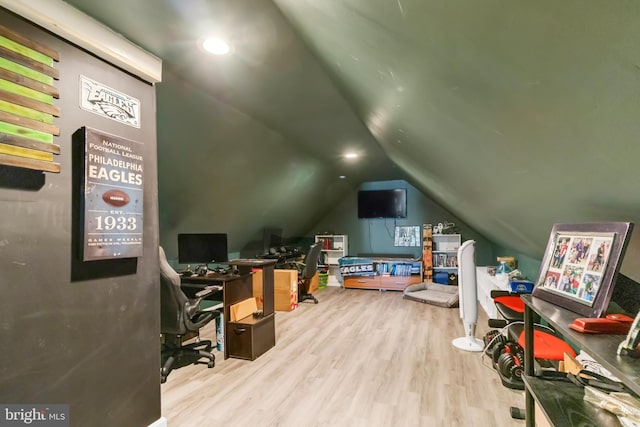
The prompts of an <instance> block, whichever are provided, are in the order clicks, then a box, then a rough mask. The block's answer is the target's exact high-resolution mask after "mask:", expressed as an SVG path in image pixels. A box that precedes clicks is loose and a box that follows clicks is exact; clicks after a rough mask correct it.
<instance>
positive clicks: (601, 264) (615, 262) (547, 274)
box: [533, 222, 633, 317]
mask: <svg viewBox="0 0 640 427" xmlns="http://www.w3.org/2000/svg"><path fill="white" fill-rule="evenodd" d="M632 229H633V224H632V223H629V222H607V223H591V224H555V225H554V226H553V229H552V230H551V235H550V237H549V241H548V243H547V249H546V251H545V255H544V258H543V261H542V264H541V265H540V273H539V275H538V280H537V281H536V285H535V288H534V290H533V295H534V296H536V297H538V298H540V299H543V300H545V301H548V302H551V303H553V304H556V305H558V306H560V307H564V308H566V309H568V310H571V311H573V312H575V313H578V314H580V315H582V316H583V317H601V316H602V315H603V313H605V311H606V309H607V306H608V304H609V300H610V299H611V294H612V292H613V286H614V284H615V279H616V277H617V274H618V269H619V268H620V264H621V263H622V258H623V256H624V252H625V250H626V247H627V243H628V241H629V237H630V235H631V230H632Z"/></svg>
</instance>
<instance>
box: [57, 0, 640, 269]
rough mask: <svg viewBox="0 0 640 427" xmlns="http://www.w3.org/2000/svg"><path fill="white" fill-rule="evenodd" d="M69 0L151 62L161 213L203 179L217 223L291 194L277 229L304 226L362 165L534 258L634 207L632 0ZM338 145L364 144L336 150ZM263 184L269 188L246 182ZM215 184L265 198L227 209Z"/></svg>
mask: <svg viewBox="0 0 640 427" xmlns="http://www.w3.org/2000/svg"><path fill="white" fill-rule="evenodd" d="M68 3H70V4H72V5H73V6H75V7H76V8H78V9H80V10H82V11H83V12H85V13H87V14H88V15H90V16H93V17H94V18H96V19H97V20H98V21H101V22H103V23H105V24H106V25H107V26H109V27H111V28H112V29H114V30H115V31H116V32H119V33H121V34H123V35H124V36H125V37H127V38H128V39H130V40H132V41H133V42H135V43H136V44H138V45H140V46H141V47H143V48H145V49H146V50H148V51H150V52H152V53H154V54H155V55H157V56H159V57H160V58H162V60H163V74H164V77H163V82H162V83H160V84H159V85H158V107H157V108H158V149H159V162H160V164H159V168H160V177H159V180H160V183H159V184H160V185H159V188H160V205H161V225H163V224H164V225H165V227H166V228H168V229H173V230H179V229H181V226H182V225H184V224H183V222H184V221H185V216H186V217H188V215H185V210H187V211H188V209H186V208H187V207H189V206H190V207H191V208H193V207H194V206H196V205H193V204H192V205H190V202H189V201H190V200H194V198H197V197H199V196H198V195H203V194H204V195H203V196H202V197H206V198H209V197H212V198H215V199H216V200H218V202H219V203H218V204H217V205H213V204H212V205H211V207H203V204H202V203H200V205H199V206H200V207H202V208H203V209H204V211H205V214H208V215H210V217H216V218H218V219H219V220H220V221H223V220H224V221H229V222H232V221H234V220H235V221H236V222H243V223H244V224H245V227H246V224H247V223H251V224H255V227H254V230H252V231H251V232H254V233H255V232H256V231H257V230H258V229H260V228H261V227H263V226H266V225H269V223H271V224H273V223H275V221H276V219H277V218H282V217H283V215H284V213H285V212H289V213H295V214H289V215H288V216H287V222H288V225H287V226H288V227H291V230H290V231H291V233H290V234H292V233H296V232H299V233H303V232H306V231H307V230H308V229H309V227H310V226H311V225H312V224H314V223H315V222H316V221H317V219H318V218H319V217H321V216H322V214H323V213H324V212H326V210H327V209H328V206H330V203H331V202H332V201H335V200H339V199H340V198H341V197H344V195H345V194H347V193H348V192H350V191H353V189H354V188H356V187H357V186H358V185H359V184H360V183H361V182H363V181H378V180H387V179H406V180H407V181H409V182H410V183H411V184H413V185H414V186H415V187H417V188H418V189H419V190H420V191H422V192H423V193H424V194H426V195H427V196H429V197H431V198H433V199H434V200H436V201H437V202H439V203H440V204H441V205H443V206H444V207H445V208H447V209H449V210H450V211H451V212H453V213H455V214H456V215H457V216H458V217H459V218H461V219H463V220H464V221H465V222H466V223H467V224H468V225H470V226H471V227H473V228H475V229H476V230H477V231H479V232H480V233H482V234H484V235H485V236H487V237H488V238H490V239H491V240H493V241H494V242H496V243H498V244H500V245H504V246H506V247H511V248H515V249H517V250H519V251H521V252H522V253H524V254H528V255H531V256H533V257H540V256H541V254H542V252H543V249H544V245H545V243H546V241H547V238H548V235H549V231H550V229H551V226H552V225H553V224H554V223H558V222H588V221H613V220H616V221H632V222H636V223H638V222H639V220H640V197H639V196H640V194H639V193H640V191H639V190H638V188H639V185H638V184H640V168H638V166H637V162H638V159H640V144H639V143H638V142H637V138H638V135H639V134H640V132H639V131H640V120H638V117H639V115H640V50H639V49H638V46H640V30H639V27H638V25H637V24H638V22H639V19H640V3H636V2H629V1H620V0H613V1H608V2H598V1H592V0H589V1H583V0H580V1H578V0H565V1H562V2H557V1H551V0H541V1H535V2H533V1H526V2H522V1H520V2H513V1H498V0H492V1H483V2H478V1H472V0H439V1H435V0H429V1H427V0H386V1H381V0H273V1H267V0H199V1H195V0H194V1H184V0H136V1H130V0H128V1H125V0H111V1H109V2H97V1H93V0H68ZM212 32H216V33H218V34H222V35H225V37H227V38H228V40H229V41H230V42H231V43H232V45H233V46H234V52H233V54H232V55H228V56H225V57H210V56H206V55H205V54H203V52H202V51H201V50H200V49H199V48H198V45H197V41H198V39H199V38H201V37H202V36H203V35H206V34H210V33H212ZM239 126H243V127H244V128H246V129H250V130H248V131H246V132H241V133H238V134H234V132H233V131H232V130H230V129H233V128H235V127H239ZM221 129H226V130H224V131H222V130H221ZM251 129H253V130H251ZM247 132H248V133H247ZM249 140H251V141H249ZM256 140H260V142H259V145H255V142H256ZM265 145H266V148H265ZM347 150H352V151H356V152H358V153H360V154H361V158H362V159H364V160H363V161H360V162H351V163H349V162H346V161H345V160H343V158H342V157H341V155H342V153H344V152H345V151H347ZM163 153H164V154H163ZM185 153H188V154H185ZM252 155H253V156H254V157H255V158H253V159H252V160H251V159H250V158H251V156H252ZM185 156H187V157H188V159H189V160H188V161H181V158H184V157H185ZM245 158H249V159H250V160H247V161H240V160H238V159H245ZM205 164H208V165H210V166H209V167H205ZM209 169H211V170H209ZM194 170H197V171H198V173H197V174H196V173H194ZM302 170H304V171H306V172H304V173H303V172H301V171H302ZM309 171H313V172H309ZM301 174H302V175H301ZM305 174H306V175H305ZM339 175H344V176H346V179H342V180H340V181H339V180H338V178H337V177H338V176H339ZM220 181H224V182H223V185H220ZM203 182H206V183H208V184H203ZM274 188H275V189H277V191H278V194H279V195H280V197H279V198H278V203H273V201H272V202H271V203H270V202H269V200H270V199H268V198H267V197H266V196H264V195H263V196H261V194H264V193H266V192H267V190H268V189H271V193H273V189H274ZM311 189H313V191H314V192H315V194H317V193H318V192H321V193H322V197H321V200H322V201H323V202H324V203H313V199H312V198H310V196H309V194H310V193H312V192H311ZM308 193H309V194H308ZM230 197H236V198H238V197H247V198H252V199H253V200H255V201H256V203H260V206H263V207H260V206H258V205H252V204H251V203H249V202H242V203H241V208H243V209H245V210H249V211H251V210H253V211H254V212H253V214H252V215H247V216H246V217H242V215H241V216H240V218H238V213H237V212H229V213H227V214H224V215H223V214H221V207H220V203H222V202H221V201H225V200H229V198H230ZM316 199H317V197H316ZM169 201H171V202H169ZM176 201H179V203H175V202H176ZM222 210H224V209H222ZM300 211H304V212H305V215H304V216H301V215H299V212H300ZM198 215H202V212H200V213H199V214H198ZM225 215H226V216H225ZM305 227H306V228H305ZM242 237H243V238H246V237H248V236H242Z"/></svg>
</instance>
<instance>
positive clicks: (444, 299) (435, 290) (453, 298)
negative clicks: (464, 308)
mask: <svg viewBox="0 0 640 427" xmlns="http://www.w3.org/2000/svg"><path fill="white" fill-rule="evenodd" d="M404 298H405V299H408V300H411V301H418V302H423V303H426V304H433V305H437V306H439V307H447V308H450V307H457V306H458V301H459V295H458V287H457V286H453V285H440V284H438V283H432V282H423V283H416V284H415V285H409V286H407V287H406V288H405V290H404Z"/></svg>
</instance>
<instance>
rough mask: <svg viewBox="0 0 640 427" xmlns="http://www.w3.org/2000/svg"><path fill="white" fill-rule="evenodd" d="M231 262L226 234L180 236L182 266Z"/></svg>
mask: <svg viewBox="0 0 640 427" xmlns="http://www.w3.org/2000/svg"><path fill="white" fill-rule="evenodd" d="M228 261H229V251H228V249H227V235H226V233H184V234H178V262H179V263H180V264H191V263H192V264H211V263H225V262H228Z"/></svg>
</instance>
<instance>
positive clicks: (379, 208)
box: [358, 188, 407, 218]
mask: <svg viewBox="0 0 640 427" xmlns="http://www.w3.org/2000/svg"><path fill="white" fill-rule="evenodd" d="M406 217H407V190H406V189H404V188H397V189H394V190H360V191H358V218H406Z"/></svg>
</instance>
